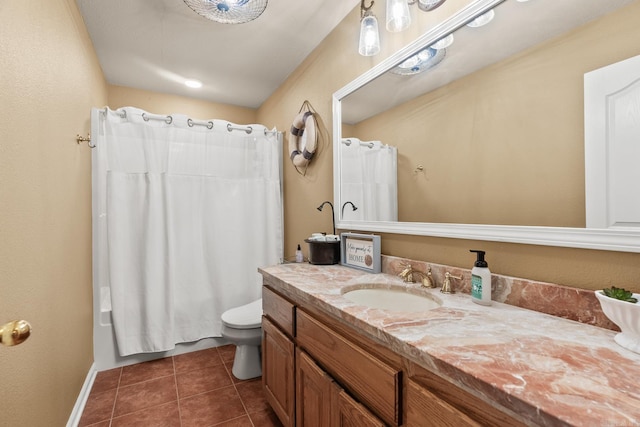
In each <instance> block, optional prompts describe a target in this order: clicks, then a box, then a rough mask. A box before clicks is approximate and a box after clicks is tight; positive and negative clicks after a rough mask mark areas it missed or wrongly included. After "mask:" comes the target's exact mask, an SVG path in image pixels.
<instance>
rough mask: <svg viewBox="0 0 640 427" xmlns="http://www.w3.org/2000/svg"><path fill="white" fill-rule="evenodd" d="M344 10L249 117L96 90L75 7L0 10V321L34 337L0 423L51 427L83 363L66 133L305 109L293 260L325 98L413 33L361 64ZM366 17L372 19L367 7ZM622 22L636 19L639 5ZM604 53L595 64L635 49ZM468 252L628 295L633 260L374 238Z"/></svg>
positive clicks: (290, 232) (293, 196) (317, 186)
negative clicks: (16, 323) (174, 115)
mask: <svg viewBox="0 0 640 427" xmlns="http://www.w3.org/2000/svg"><path fill="white" fill-rule="evenodd" d="M352 3H353V7H354V9H353V10H352V11H351V12H349V14H348V15H347V16H346V17H345V19H344V21H342V22H341V23H340V24H339V26H338V27H337V28H336V30H334V31H333V32H332V33H331V34H330V35H329V37H328V38H326V39H325V40H324V41H323V42H322V43H321V44H320V45H319V47H318V49H316V50H315V51H313V53H311V54H310V55H309V56H308V57H307V58H306V59H305V60H304V62H303V63H302V64H300V66H299V67H298V68H297V69H296V70H294V71H293V72H292V74H291V75H290V76H289V77H288V78H287V79H286V81H284V82H283V83H282V84H281V85H280V86H279V88H278V90H277V91H275V92H274V93H273V94H272V95H271V96H270V97H269V98H268V99H267V100H266V101H265V102H264V103H263V104H262V105H261V106H260V107H259V108H257V109H248V108H240V107H230V106H227V105H220V104H214V103H208V102H204V101H202V100H197V99H193V98H184V97H177V96H172V95H166V94H162V93H156V92H149V91H144V90H139V89H133V88H126V87H122V86H117V85H111V84H108V83H107V82H106V81H105V79H104V76H103V73H102V71H101V68H100V65H99V63H98V60H97V56H96V53H95V50H94V48H93V46H92V44H91V41H90V39H89V36H88V33H87V30H86V28H85V25H84V23H83V20H82V17H81V14H80V12H79V10H78V8H77V6H76V2H75V1H73V0H51V1H47V2H25V1H17V0H8V1H4V2H2V5H0V19H1V20H2V25H1V26H0V40H2V42H1V44H2V54H1V55H0V70H2V71H1V72H0V89H1V93H2V95H1V98H0V99H1V102H0V110H1V111H2V114H1V115H0V122H1V125H0V183H2V184H1V188H2V190H0V219H1V224H2V226H1V227H0V229H1V230H2V232H1V233H0V240H1V241H2V252H1V254H2V256H1V257H0V271H2V275H1V278H2V285H1V286H2V294H1V296H0V309H1V310H0V312H1V313H2V316H3V320H2V322H5V321H9V320H11V319H22V318H24V319H28V320H29V321H30V322H31V323H32V325H33V327H34V331H33V335H32V337H31V338H30V339H29V341H27V342H26V343H25V344H23V345H21V346H17V347H14V348H5V347H3V348H1V351H0V361H1V362H2V366H3V368H2V376H3V381H2V386H0V396H1V397H2V398H3V401H5V402H12V408H13V411H12V412H11V413H9V414H6V415H5V418H4V420H3V422H0V424H2V423H5V422H6V425H11V426H21V425H24V426H51V425H56V426H58V425H64V424H65V423H66V422H67V420H68V419H69V416H70V414H71V411H72V409H73V407H74V405H75V404H76V399H77V398H78V394H79V392H80V390H81V388H82V385H83V383H84V381H85V378H86V375H87V372H88V371H89V369H90V367H91V365H92V363H93V303H92V300H93V295H92V288H91V281H92V267H91V265H92V259H91V253H92V241H91V227H92V224H91V223H92V221H91V196H92V195H91V151H90V149H89V148H88V147H87V146H86V145H84V144H76V142H75V135H76V134H83V135H86V134H87V133H88V132H89V130H90V123H89V112H90V109H91V108H92V107H96V106H104V105H109V106H110V107H111V108H118V107H121V106H125V105H133V106H136V107H139V108H142V109H145V110H147V111H152V112H162V113H164V112H171V111H175V110H178V111H180V112H182V113H185V114H190V115H192V116H194V117H198V118H209V117H221V116H225V117H229V118H230V120H234V121H236V122H238V123H252V122H255V123H264V124H266V125H269V126H275V127H277V128H278V129H279V130H286V131H288V129H289V127H290V125H291V120H292V118H293V116H294V115H295V113H296V112H297V111H298V109H299V107H300V105H301V103H302V102H303V101H304V100H309V101H310V103H311V104H312V105H313V107H314V108H315V109H316V110H317V111H318V113H319V116H320V117H321V122H320V126H319V128H320V130H321V131H320V136H321V144H320V147H319V150H318V152H317V155H316V157H315V158H314V159H313V163H312V164H311V165H310V167H309V168H308V169H307V171H306V175H302V174H299V173H297V172H296V171H295V170H294V169H293V168H292V167H291V165H290V162H288V160H287V159H286V158H285V160H286V161H285V167H284V218H285V237H284V239H285V241H284V248H285V256H286V257H293V256H294V251H295V249H296V247H297V244H299V243H302V242H303V239H304V238H305V237H307V236H309V235H310V234H311V233H312V232H318V231H326V232H329V231H330V230H331V221H330V216H329V214H328V213H327V212H318V211H317V210H316V207H317V206H318V205H319V204H320V203H321V202H322V201H324V200H333V162H332V149H331V128H332V123H331V117H332V95H333V93H334V92H335V91H337V90H339V89H340V88H342V87H344V86H345V85H346V84H348V83H349V82H350V81H352V80H353V79H355V78H356V77H358V76H359V75H361V74H362V73H364V72H365V71H367V70H368V69H370V68H371V67H372V66H374V65H376V64H377V63H380V62H381V61H383V60H384V59H385V58H386V57H388V56H389V55H390V54H391V53H392V52H394V51H395V50H397V49H399V48H401V47H402V46H404V45H406V44H407V43H409V42H410V41H411V40H413V39H415V38H416V37H417V36H418V35H419V29H418V28H417V26H416V27H414V28H413V29H412V30H411V31H413V33H412V32H408V33H402V34H401V35H398V36H397V37H392V36H390V35H386V36H385V37H386V39H384V40H383V43H382V52H381V53H380V54H379V55H377V56H375V57H362V56H360V55H358V54H357V50H356V46H354V43H355V40H357V38H358V37H357V36H358V31H359V28H358V24H357V23H358V22H359V19H360V10H359V8H358V7H357V6H358V5H357V4H356V3H357V2H352ZM381 3H382V2H381ZM458 7H460V2H458V3H456V2H452V1H449V2H447V3H445V5H443V6H442V7H441V8H439V9H438V12H437V14H436V15H433V16H436V17H442V16H448V15H451V14H452V13H453V12H454V11H455V10H456V8H458ZM374 10H375V11H376V14H377V15H378V17H379V18H380V17H381V16H383V15H384V10H383V8H382V7H381V5H380V4H377V3H376V6H375V8H374ZM434 13H435V11H434ZM627 14H628V15H629V14H633V15H632V16H638V15H640V5H639V4H638V2H633V4H632V5H631V6H629V8H628V12H627ZM423 15H424V16H427V14H423ZM430 16H431V15H430ZM425 19H426V18H425ZM433 19H436V18H433ZM620 19H622V17H621V18H620ZM625 22H626V21H625ZM599 42H600V43H606V40H604V38H602V39H601V40H599ZM612 51H615V54H614V53H612V57H611V58H608V59H607V61H608V62H607V63H611V62H616V61H618V60H621V59H624V58H628V57H631V56H635V55H638V54H639V53H640V52H639V51H638V50H637V48H636V50H635V51H634V50H632V49H628V50H626V51H619V50H617V49H612ZM602 65H605V64H594V66H593V68H597V67H598V66H602ZM285 157H286V155H285ZM405 166H406V167H407V168H411V170H413V168H414V167H415V165H409V166H407V165H405ZM477 245H481V246H482V248H483V249H484V250H486V251H487V253H488V254H489V260H490V263H491V264H490V265H491V270H492V272H495V273H499V274H502V275H508V276H513V277H521V278H527V279H531V280H538V281H544V282H549V283H557V284H562V285H565V286H569V287H577V288H584V289H592V290H595V289H600V288H602V287H603V285H602V284H603V283H605V284H607V285H609V284H618V285H622V286H626V287H628V288H630V289H632V290H634V291H635V292H638V291H639V290H640V288H639V287H640V285H639V284H638V279H637V278H638V277H639V275H640V255H639V254H637V253H633V252H621V251H620V252H619V251H606V250H593V249H578V248H566V247H559V246H542V245H533V244H516V243H501V242H497V241H473V240H465V239H453V238H441V237H427V236H419V235H407V234H392V233H382V253H383V254H386V255H393V256H396V257H404V258H409V259H415V260H427V261H429V262H433V263H438V264H443V265H450V266H456V267H460V268H469V267H470V258H469V256H470V255H469V253H468V250H469V249H470V248H471V247H474V246H477ZM303 250H304V251H305V252H307V248H306V247H305V246H304V245H303ZM471 260H472V259H471Z"/></svg>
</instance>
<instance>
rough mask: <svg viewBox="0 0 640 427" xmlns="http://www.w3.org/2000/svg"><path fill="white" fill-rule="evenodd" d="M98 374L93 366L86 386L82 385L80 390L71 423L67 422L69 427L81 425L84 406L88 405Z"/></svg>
mask: <svg viewBox="0 0 640 427" xmlns="http://www.w3.org/2000/svg"><path fill="white" fill-rule="evenodd" d="M97 373H98V371H97V370H96V364H95V363H93V364H91V368H89V372H88V373H87V377H86V378H85V380H84V384H83V385H82V389H81V390H80V394H79V395H78V399H77V400H76V404H75V405H74V407H73V411H71V416H70V417H69V421H67V427H77V426H78V424H79V423H80V418H81V417H82V412H83V411H84V406H85V405H86V404H87V399H88V398H89V393H90V392H91V387H92V386H93V382H94V381H95V379H96V374H97Z"/></svg>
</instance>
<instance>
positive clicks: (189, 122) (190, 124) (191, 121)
mask: <svg viewBox="0 0 640 427" xmlns="http://www.w3.org/2000/svg"><path fill="white" fill-rule="evenodd" d="M187 124H188V125H189V127H190V128H192V127H193V120H191V118H189V119H187Z"/></svg>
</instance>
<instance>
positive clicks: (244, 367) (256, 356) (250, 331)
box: [221, 298, 262, 380]
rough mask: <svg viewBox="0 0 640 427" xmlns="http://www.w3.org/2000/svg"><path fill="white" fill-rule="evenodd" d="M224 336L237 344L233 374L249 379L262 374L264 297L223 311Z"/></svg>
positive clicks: (241, 378) (239, 377) (242, 378)
mask: <svg viewBox="0 0 640 427" xmlns="http://www.w3.org/2000/svg"><path fill="white" fill-rule="evenodd" d="M221 319H222V336H223V338H226V339H227V340H228V341H229V342H231V343H233V344H235V345H236V356H235V359H234V360H233V368H232V370H231V372H233V376H234V377H236V378H238V379H240V380H247V379H249V378H255V377H259V376H260V375H262V364H261V362H260V344H261V342H262V298H260V299H259V300H257V301H254V302H252V303H249V304H246V305H242V306H240V307H236V308H231V309H229V310H227V311H225V312H224V313H222V317H221Z"/></svg>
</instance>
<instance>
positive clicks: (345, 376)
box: [262, 286, 525, 427]
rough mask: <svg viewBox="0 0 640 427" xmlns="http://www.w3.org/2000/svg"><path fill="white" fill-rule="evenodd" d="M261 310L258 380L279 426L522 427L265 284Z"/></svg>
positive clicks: (512, 417)
mask: <svg viewBox="0 0 640 427" xmlns="http://www.w3.org/2000/svg"><path fill="white" fill-rule="evenodd" d="M263 312H264V317H263V321H262V326H263V343H262V382H263V387H264V390H265V394H266V398H267V401H268V402H269V404H270V405H271V407H272V408H273V409H274V411H275V412H276V414H277V415H278V417H279V418H280V421H281V422H282V424H283V425H284V426H285V427H291V426H298V427H316V426H317V427H326V426H329V427H381V426H405V427H423V426H431V425H433V426H438V427H440V426H443V427H448V426H451V427H454V426H455V427H477V426H485V425H491V426H496V427H519V426H524V425H525V424H524V423H523V422H522V421H520V420H519V419H518V416H517V415H516V414H512V413H508V411H506V412H505V411H502V410H500V409H497V408H496V407H493V406H492V405H489V404H487V403H486V402H485V401H483V400H481V399H480V398H478V397H476V396H475V395H473V394H471V393H469V392H467V391H464V390H462V389H461V388H459V387H457V386H455V385H454V384H452V383H451V382H449V381H447V380H446V379H444V378H441V377H439V376H437V375H436V374H434V373H433V372H431V371H429V370H427V369H425V368H423V367H421V366H419V365H417V364H415V363H414V362H411V361H409V360H407V359H405V358H403V357H402V356H400V355H398V354H396V353H394V352H392V351H391V350H389V349H386V348H384V347H382V346H379V345H378V344H376V343H375V342H373V341H372V340H370V339H368V338H367V337H364V336H362V335H361V334H359V333H358V332H356V331H355V330H353V329H352V328H351V327H350V326H348V325H344V324H343V323H341V322H339V321H337V320H335V319H332V318H331V317H330V316H328V315H326V314H325V313H324V312H323V311H321V310H319V309H317V308H313V307H306V306H305V307H304V308H300V307H297V306H296V304H295V303H293V302H291V301H290V300H289V299H287V298H286V297H283V296H281V295H279V294H278V293H277V292H275V291H273V290H272V289H271V288H269V287H268V286H265V287H263Z"/></svg>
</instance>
